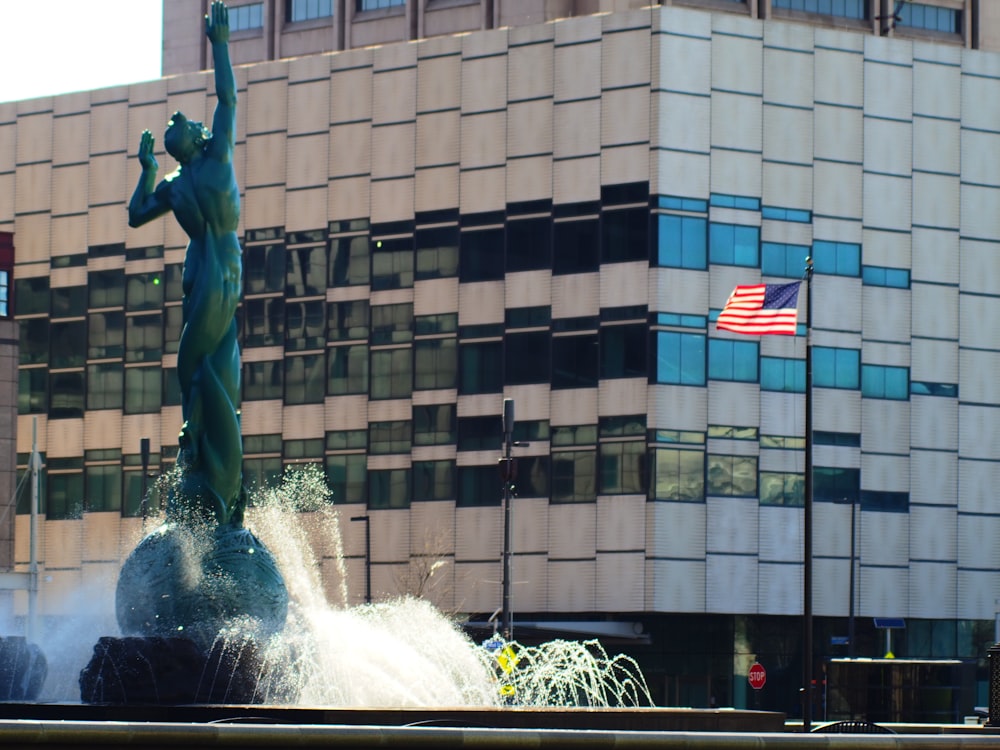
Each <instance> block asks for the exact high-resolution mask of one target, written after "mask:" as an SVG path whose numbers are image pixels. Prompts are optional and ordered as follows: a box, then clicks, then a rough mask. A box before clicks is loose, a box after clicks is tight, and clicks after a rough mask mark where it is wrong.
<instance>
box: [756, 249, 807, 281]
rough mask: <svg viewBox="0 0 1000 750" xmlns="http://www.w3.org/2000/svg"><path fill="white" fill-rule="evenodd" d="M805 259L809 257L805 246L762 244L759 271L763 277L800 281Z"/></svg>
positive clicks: (803, 271)
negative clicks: (781, 277)
mask: <svg viewBox="0 0 1000 750" xmlns="http://www.w3.org/2000/svg"><path fill="white" fill-rule="evenodd" d="M807 257H809V248H808V247H806V246H805V245H787V244H784V243H781V242H762V243H761V246H760V270H761V273H763V274H764V275H765V276H784V277H785V278H789V279H801V278H802V275H803V274H804V273H805V268H806V258H807Z"/></svg>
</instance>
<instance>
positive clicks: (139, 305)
mask: <svg viewBox="0 0 1000 750" xmlns="http://www.w3.org/2000/svg"><path fill="white" fill-rule="evenodd" d="M160 276H161V274H160V272H159V271H155V272H150V273H137V274H132V275H130V276H126V277H125V309H126V310H128V311H129V312H136V311H139V310H159V309H160V308H161V307H163V284H162V283H160V282H161V281H162V279H161V278H160Z"/></svg>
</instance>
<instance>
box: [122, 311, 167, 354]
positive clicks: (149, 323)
mask: <svg viewBox="0 0 1000 750" xmlns="http://www.w3.org/2000/svg"><path fill="white" fill-rule="evenodd" d="M162 356H163V316H162V315H161V314H159V313H155V314H153V315H129V316H128V317H127V318H125V361H126V362H153V361H159V360H160V358H161V357H162Z"/></svg>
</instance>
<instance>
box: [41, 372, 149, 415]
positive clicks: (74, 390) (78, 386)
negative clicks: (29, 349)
mask: <svg viewBox="0 0 1000 750" xmlns="http://www.w3.org/2000/svg"><path fill="white" fill-rule="evenodd" d="M50 377H51V379H50V381H49V385H50V391H49V419H73V418H75V417H82V416H83V411H84V403H85V392H84V387H83V379H84V378H83V371H77V372H58V373H56V372H54V373H52V375H51V376H50ZM156 395H157V398H159V395H160V394H159V393H157V394H156Z"/></svg>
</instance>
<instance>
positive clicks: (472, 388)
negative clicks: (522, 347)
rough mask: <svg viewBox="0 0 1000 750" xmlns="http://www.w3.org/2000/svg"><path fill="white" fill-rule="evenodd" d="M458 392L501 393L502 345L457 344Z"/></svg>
mask: <svg viewBox="0 0 1000 750" xmlns="http://www.w3.org/2000/svg"><path fill="white" fill-rule="evenodd" d="M458 352H459V362H460V369H459V381H458V392H459V393H460V394H463V395H464V394H470V393H500V392H501V391H503V343H502V342H500V341H483V342H476V343H470V344H461V343H460V344H459V347H458Z"/></svg>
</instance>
